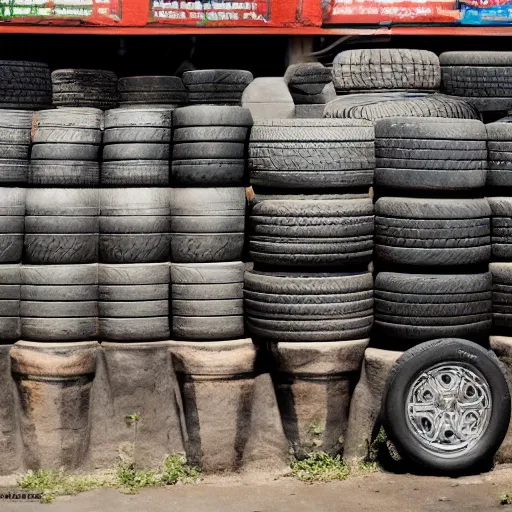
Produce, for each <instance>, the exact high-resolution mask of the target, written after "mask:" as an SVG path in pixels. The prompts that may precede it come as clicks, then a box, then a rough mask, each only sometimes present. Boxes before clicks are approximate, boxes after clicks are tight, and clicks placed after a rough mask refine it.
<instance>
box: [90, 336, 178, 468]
mask: <svg viewBox="0 0 512 512" xmlns="http://www.w3.org/2000/svg"><path fill="white" fill-rule="evenodd" d="M92 404H93V406H92V414H91V450H90V460H89V464H88V465H90V466H92V467H95V468H96V467H108V466H112V464H114V463H115V462H116V460H119V458H121V459H122V460H129V461H135V463H136V464H137V466H139V467H156V466H158V465H159V464H161V463H162V461H163V460H164V458H165V456H166V455H168V454H169V453H180V452H181V453H184V452H185V445H184V440H183V429H182V422H183V418H182V407H181V397H180V392H179V386H178V381H177V378H176V375H175V373H174V369H173V363H172V360H171V353H170V352H169V342H167V341H163V342H147V343H102V344H101V350H100V351H99V357H98V368H97V372H96V379H95V381H94V386H93V393H92ZM133 414H138V415H139V416H140V419H139V420H138V421H135V420H133V419H132V420H130V419H129V416H131V415H133Z"/></svg>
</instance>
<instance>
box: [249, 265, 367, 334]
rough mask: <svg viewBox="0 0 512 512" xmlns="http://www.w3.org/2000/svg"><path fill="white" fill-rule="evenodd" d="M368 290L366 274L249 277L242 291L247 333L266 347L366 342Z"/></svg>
mask: <svg viewBox="0 0 512 512" xmlns="http://www.w3.org/2000/svg"><path fill="white" fill-rule="evenodd" d="M372 289H373V279H372V275H371V274H370V273H363V274H334V273H333V274H304V273H267V272H258V271H248V272H246V273H245V287H244V299H245V308H246V315H247V328H248V330H249V332H250V333H251V334H252V335H253V336H254V337H256V338H263V339H265V340H269V341H282V340H283V339H286V340H287V341H333V340H337V341H342V340H347V339H355V338H350V336H360V337H362V338H364V337H366V336H368V335H369V332H370V329H371V323H372V312H373V293H372ZM322 321H323V322H324V323H322ZM331 329H332V331H331Z"/></svg>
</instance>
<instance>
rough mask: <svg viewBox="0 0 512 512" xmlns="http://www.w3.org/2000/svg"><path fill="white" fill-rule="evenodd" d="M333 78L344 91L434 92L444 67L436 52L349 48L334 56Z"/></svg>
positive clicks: (438, 84) (340, 89) (335, 83)
mask: <svg viewBox="0 0 512 512" xmlns="http://www.w3.org/2000/svg"><path fill="white" fill-rule="evenodd" d="M332 78H333V81H334V86H335V87H336V90H337V91H339V92H342V93H346V92H360V91H375V90H385V91H390V90H395V91H405V90H415V91H421V90H427V91H435V90H437V89H439V86H440V83H441V69H440V65H439V59H438V57H437V55H436V54H435V53H432V52H429V51H426V50H408V49H403V48H400V49H394V48H393V49H388V48H385V49H362V50H346V51H343V52H341V53H339V54H338V55H337V56H336V58H335V59H334V61H333V65H332Z"/></svg>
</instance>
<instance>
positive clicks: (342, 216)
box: [249, 196, 373, 267]
mask: <svg viewBox="0 0 512 512" xmlns="http://www.w3.org/2000/svg"><path fill="white" fill-rule="evenodd" d="M332 197H333V196H323V197H322V196H320V198H319V199H315V200H307V199H306V200H304V199H301V198H300V197H297V196H296V197H295V198H294V197H293V196H290V198H289V199H286V200H264V201H261V202H260V203H258V204H256V205H255V206H254V207H253V209H252V213H251V218H250V219H251V235H250V237H249V251H250V254H251V257H252V260H253V261H254V262H256V263H263V264H267V265H278V266H280V265H290V266H304V267H308V266H311V265H318V266H324V267H329V266H339V265H350V264H362V263H365V262H369V261H370V260H371V255H372V250H373V235H372V233H373V206H372V203H371V200H370V199H369V198H368V199H333V198H332ZM334 197H336V196H334ZM333 217H335V220H339V224H337V223H335V222H332V218H333ZM315 224H316V226H315ZM317 226H320V229H315V228H316V227H317ZM290 228H292V229H290ZM262 232H263V233H264V234H259V233H262Z"/></svg>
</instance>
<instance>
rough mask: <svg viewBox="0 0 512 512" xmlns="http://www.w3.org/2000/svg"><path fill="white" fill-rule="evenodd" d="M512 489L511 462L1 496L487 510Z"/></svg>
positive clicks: (226, 507) (192, 508) (173, 504)
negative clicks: (424, 471) (430, 471)
mask: <svg viewBox="0 0 512 512" xmlns="http://www.w3.org/2000/svg"><path fill="white" fill-rule="evenodd" d="M507 491H508V492H512V467H510V466H509V467H504V466H503V467H501V468H499V469H497V470H495V471H494V472H492V473H488V474H485V475H480V476H473V477H464V478H458V479H450V478H438V477H425V476H412V475H394V474H390V473H375V474H371V475H367V476H362V477H353V478H350V479H349V480H346V481H344V482H337V483H326V484H313V485H311V484H305V483H302V482H298V481H296V480H294V479H291V478H279V479H276V480H262V479H258V478H255V477H254V476H251V477H250V478H245V479H239V478H233V477H224V478H209V479H207V480H206V481H204V482H202V483H199V484H196V485H187V486H174V487H169V488H159V489H145V490H143V491H142V492H141V493H140V494H138V495H135V496H129V495H124V494H120V493H119V492H118V491H116V490H113V489H106V490H98V491H92V492H88V493H84V494H80V495H78V496H73V497H64V498H59V499H57V500H56V501H55V502H54V503H52V504H51V505H42V504H40V503H34V502H31V503H13V502H2V503H0V511H1V512H33V511H34V512H39V511H48V512H110V511H116V512H117V511H119V512H164V511H165V512H169V511H173V510H177V511H179V512H314V511H317V512H340V511H343V512H366V511H378V512H487V511H493V510H501V511H503V512H510V511H512V507H510V506H502V505H500V504H499V495H500V494H501V493H503V492H507Z"/></svg>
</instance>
